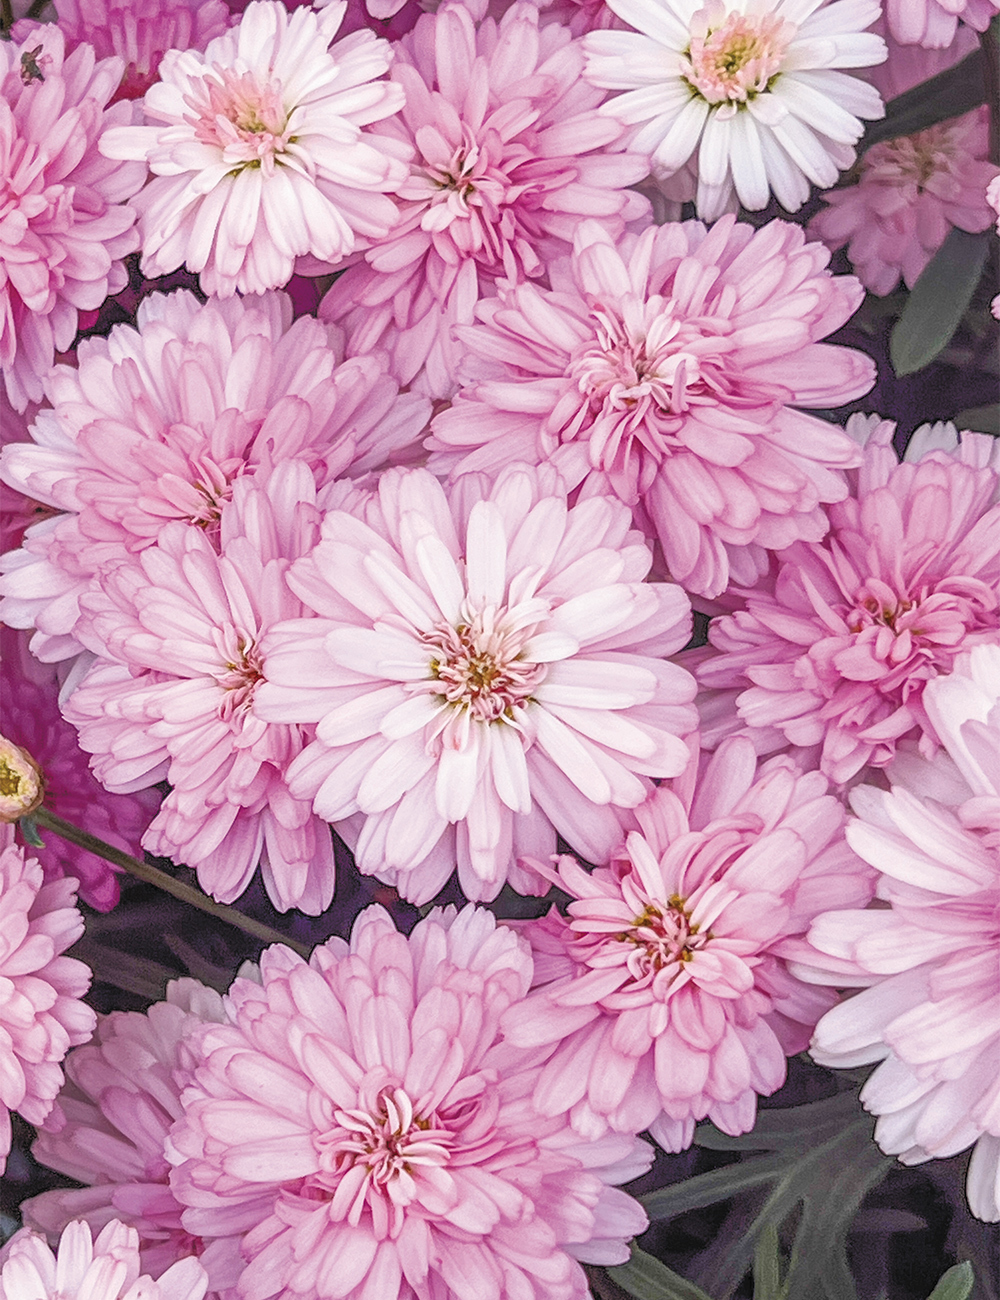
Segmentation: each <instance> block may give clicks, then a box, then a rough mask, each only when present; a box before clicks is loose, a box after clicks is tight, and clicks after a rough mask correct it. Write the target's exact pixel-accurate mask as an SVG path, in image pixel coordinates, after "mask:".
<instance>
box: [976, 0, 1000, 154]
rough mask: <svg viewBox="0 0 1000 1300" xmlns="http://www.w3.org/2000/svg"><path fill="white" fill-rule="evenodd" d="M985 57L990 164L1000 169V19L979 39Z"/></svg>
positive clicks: (992, 23) (994, 20) (996, 19)
mask: <svg viewBox="0 0 1000 1300" xmlns="http://www.w3.org/2000/svg"><path fill="white" fill-rule="evenodd" d="M979 43H980V45H981V46H982V50H983V54H984V56H985V63H986V68H985V75H986V102H987V104H989V106H990V162H991V163H993V164H995V165H996V166H998V167H1000V18H994V19H993V21H992V22H991V23H990V25H989V27H987V29H986V31H985V32H982V33H981V35H980V37H979Z"/></svg>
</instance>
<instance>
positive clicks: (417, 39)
mask: <svg viewBox="0 0 1000 1300" xmlns="http://www.w3.org/2000/svg"><path fill="white" fill-rule="evenodd" d="M395 50H396V58H395V60H394V62H393V66H392V71H391V80H392V81H393V82H394V83H396V84H397V85H398V86H399V87H400V89H401V90H402V91H404V92H405V95H406V104H405V107H404V108H403V109H402V111H401V112H400V113H399V114H397V115H396V116H395V117H393V118H390V119H388V120H386V121H384V122H381V123H379V124H377V125H376V126H375V127H373V130H372V134H373V136H375V137H381V138H384V139H385V140H386V141H387V142H389V143H390V144H393V145H395V147H396V152H400V151H402V150H406V151H408V152H410V153H412V154H413V155H414V160H413V162H412V163H411V164H410V175H409V179H408V180H407V181H405V182H404V183H403V184H401V185H400V186H399V189H398V195H399V199H400V215H399V222H398V224H397V225H396V226H395V228H394V229H393V231H392V232H391V234H390V235H389V237H388V238H387V239H383V240H380V241H379V242H378V244H377V245H376V246H375V247H374V248H372V249H371V250H370V251H369V252H368V253H367V254H366V256H365V260H364V261H362V262H358V263H356V264H355V265H354V266H353V267H351V268H349V269H348V271H347V272H346V273H345V274H344V275H343V276H342V277H341V279H339V280H338V281H337V283H336V284H335V285H334V287H333V288H332V289H331V290H330V293H329V294H328V295H327V297H326V299H325V301H324V304H323V308H322V315H323V316H324V317H325V318H326V319H328V320H334V321H338V322H340V323H342V324H344V325H345V326H346V328H347V330H348V334H349V339H350V344H349V346H350V349H351V350H352V351H362V352H364V351H370V350H371V348H372V347H374V346H376V345H378V346H384V347H386V348H388V350H389V352H390V355H391V357H392V364H393V372H394V374H395V375H396V376H397V378H398V379H399V380H400V382H401V383H406V384H408V383H411V382H413V381H415V382H416V383H417V385H418V387H419V388H421V389H422V390H423V391H426V392H428V393H430V394H431V395H432V396H434V397H450V396H451V394H452V393H453V392H454V390H455V382H456V380H455V371H456V367H457V364H458V361H459V360H460V359H461V357H462V355H463V351H464V349H463V348H462V347H461V345H460V344H459V343H458V342H456V341H455V339H454V337H453V334H452V331H453V327H454V326H455V325H467V324H471V322H472V319H473V309H474V307H475V304H476V301H477V300H478V299H479V298H481V297H484V296H487V295H491V294H492V293H493V291H494V290H493V286H494V284H495V282H496V280H497V278H498V277H506V278H508V279H519V278H523V277H524V276H525V275H527V276H532V277H539V276H544V274H545V269H546V262H547V261H548V260H549V258H550V257H551V255H552V253H553V251H563V252H565V251H567V249H568V242H569V241H571V240H572V237H573V231H574V229H575V228H576V226H577V224H578V223H579V222H580V220H581V219H582V218H583V217H585V216H600V217H602V218H604V219H605V220H606V221H608V222H611V223H612V226H613V229H615V230H618V231H620V230H621V229H622V228H623V225H622V223H623V221H626V220H632V219H636V218H640V217H644V216H646V214H647V213H648V207H649V205H648V203H647V201H646V200H645V199H643V198H641V197H640V195H638V194H636V193H633V192H632V191H630V190H629V189H628V188H627V187H628V186H630V185H632V184H633V183H634V182H636V181H640V180H642V178H643V177H644V176H645V175H646V173H647V171H648V169H649V168H648V159H647V157H646V156H645V155H644V154H637V153H626V152H624V151H623V147H622V144H621V141H622V138H623V136H624V134H625V131H624V128H623V127H622V126H621V125H620V124H619V123H618V122H616V121H614V120H612V119H609V118H601V117H598V116H597V115H596V113H595V109H596V108H597V105H598V104H600V102H601V101H602V99H603V98H604V94H603V92H601V91H599V90H595V89H593V87H591V86H588V85H587V83H586V82H585V81H584V80H583V79H582V71H583V55H582V54H581V52H580V47H579V45H578V44H576V43H575V42H572V41H571V40H570V35H569V33H568V32H567V31H566V30H565V28H563V27H562V26H561V25H559V24H551V25H549V26H546V27H544V28H542V29H541V30H539V11H538V7H537V6H536V5H534V4H531V3H520V4H514V5H512V6H511V7H510V8H509V9H507V11H506V13H504V15H503V17H502V18H501V20H500V21H499V23H497V22H496V21H495V20H494V19H493V18H485V19H483V20H482V21H481V22H480V23H478V25H477V24H476V22H475V21H474V19H473V16H472V12H471V11H470V9H469V7H468V6H467V5H465V4H456V3H452V4H446V5H444V6H443V7H442V8H441V9H440V10H439V11H438V12H437V13H436V14H427V15H425V16H424V17H422V18H421V19H420V20H419V22H418V23H417V26H416V28H415V30H414V32H413V34H412V35H410V36H407V37H405V38H404V39H403V40H402V41H400V42H399V43H398V44H397V45H396V46H395Z"/></svg>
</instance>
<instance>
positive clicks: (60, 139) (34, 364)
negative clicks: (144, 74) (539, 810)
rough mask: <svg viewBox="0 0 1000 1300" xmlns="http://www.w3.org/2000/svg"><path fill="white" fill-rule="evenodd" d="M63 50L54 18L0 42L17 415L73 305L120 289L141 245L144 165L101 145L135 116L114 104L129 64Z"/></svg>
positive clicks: (66, 338)
mask: <svg viewBox="0 0 1000 1300" xmlns="http://www.w3.org/2000/svg"><path fill="white" fill-rule="evenodd" d="M64 47H65V41H64V38H63V34H62V32H60V31H59V29H58V28H57V27H56V26H54V25H53V24H51V23H46V24H44V25H43V26H42V27H40V28H39V29H38V31H37V32H35V33H34V34H32V35H31V36H29V37H28V39H27V41H25V42H15V41H4V42H2V43H0V85H2V90H0V175H2V176H3V178H4V189H3V201H2V205H0V366H2V368H3V372H4V379H5V382H6V386H7V396H8V397H9V398H10V401H11V403H12V404H13V406H14V408H15V409H16V410H18V411H23V410H24V408H25V407H26V406H27V404H28V402H37V401H40V400H41V397H42V377H43V376H44V374H45V372H46V371H47V370H48V368H49V366H51V365H52V362H53V359H54V356H55V353H56V352H57V351H58V352H62V351H64V350H65V349H66V348H68V347H69V346H70V344H71V343H72V342H73V338H74V336H75V334H76V325H77V315H78V313H79V312H80V311H89V310H92V309H93V308H95V307H100V305H101V303H102V302H103V301H104V299H105V298H106V297H107V296H108V294H109V293H116V292H117V291H118V290H119V289H122V288H124V286H125V282H126V274H125V267H124V264H123V263H122V260H121V259H122V258H123V257H124V256H125V254H126V253H131V252H132V251H133V250H134V249H136V248H138V246H139V236H138V234H137V232H136V230H135V218H136V213H135V208H134V207H129V206H128V203H127V200H128V199H130V198H131V197H132V196H133V195H134V194H135V192H136V190H138V189H139V187H140V186H141V185H142V182H143V177H144V174H145V169H144V168H143V167H142V166H141V164H139V163H135V162H131V163H130V162H119V163H114V162H109V161H108V160H107V159H106V158H104V157H102V156H101V154H100V152H99V145H100V142H101V140H102V139H103V137H104V135H105V134H106V133H107V132H108V131H109V130H111V129H113V128H114V127H115V126H117V125H119V124H121V123H126V122H129V121H130V120H131V112H132V110H131V108H130V106H129V105H128V104H119V105H116V106H114V107H112V108H108V107H107V105H108V102H109V101H110V99H111V97H112V95H113V94H114V92H115V90H116V89H117V86H118V83H119V82H120V81H121V75H122V63H121V61H120V60H119V59H101V60H100V61H99V62H97V63H95V61H94V52H93V50H92V49H90V47H89V46H80V47H79V48H78V49H76V50H74V52H73V53H72V54H70V55H68V56H67V57H64ZM26 60H27V62H26Z"/></svg>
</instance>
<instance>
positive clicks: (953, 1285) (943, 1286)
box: [927, 1259, 976, 1300]
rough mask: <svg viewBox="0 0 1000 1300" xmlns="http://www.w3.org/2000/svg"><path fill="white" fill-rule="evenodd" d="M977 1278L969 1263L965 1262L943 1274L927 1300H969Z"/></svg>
mask: <svg viewBox="0 0 1000 1300" xmlns="http://www.w3.org/2000/svg"><path fill="white" fill-rule="evenodd" d="M975 1280H976V1278H975V1275H974V1273H973V1271H972V1265H971V1264H970V1263H969V1261H968V1260H967V1259H966V1260H963V1261H962V1263H961V1264H956V1265H955V1267H954V1268H950V1269H949V1270H948V1272H947V1273H943V1274H942V1275H941V1278H940V1280H939V1282H938V1284H937V1286H936V1287H935V1288H934V1290H933V1291H932V1292H931V1293H930V1295H929V1296H928V1297H927V1300H967V1297H968V1295H969V1293H970V1292H971V1291H972V1284H973V1283H974V1282H975Z"/></svg>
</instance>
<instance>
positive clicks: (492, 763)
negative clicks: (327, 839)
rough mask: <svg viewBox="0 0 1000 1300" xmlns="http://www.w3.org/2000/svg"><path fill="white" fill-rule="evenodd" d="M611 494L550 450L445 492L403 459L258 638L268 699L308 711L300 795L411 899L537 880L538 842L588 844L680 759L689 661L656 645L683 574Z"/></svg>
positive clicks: (330, 534) (343, 516)
mask: <svg viewBox="0 0 1000 1300" xmlns="http://www.w3.org/2000/svg"><path fill="white" fill-rule="evenodd" d="M629 523H630V520H629V515H628V511H627V510H626V509H624V507H623V506H622V505H621V504H620V503H619V502H617V501H615V500H613V499H611V498H608V497H591V498H590V499H588V500H586V501H581V502H579V503H578V504H577V505H575V506H572V507H569V508H567V503H566V497H565V493H564V490H563V487H562V484H561V483H560V482H559V481H558V479H557V478H556V476H555V475H554V474H552V473H551V472H545V471H544V470H543V471H538V470H534V469H531V468H530V467H528V466H514V467H512V468H511V469H510V470H509V471H508V472H507V473H505V474H503V475H501V476H500V478H499V479H498V480H497V482H496V484H495V485H494V486H493V487H492V488H490V487H487V486H486V485H485V483H484V482H483V481H482V480H480V479H478V478H469V477H467V478H465V479H463V480H462V481H461V483H460V484H459V485H458V486H457V487H456V488H454V489H452V491H451V492H450V494H447V495H446V493H445V491H444V489H443V488H442V487H441V485H440V484H439V483H438V482H437V480H436V479H434V478H433V477H432V476H431V475H430V474H428V473H427V472H426V471H425V470H394V471H389V472H387V473H384V474H383V475H382V476H381V478H380V479H379V483H378V494H377V496H374V495H373V496H372V497H371V499H370V500H369V501H368V502H366V503H363V504H361V505H359V506H358V507H357V509H356V510H355V511H353V512H352V511H349V510H333V511H330V512H329V513H328V514H327V515H326V518H325V519H324V521H323V530H322V540H321V541H320V543H319V545H318V546H317V548H316V550H315V551H314V552H313V554H312V555H311V556H309V557H308V558H307V559H305V560H303V561H301V562H299V563H297V564H296V565H294V566H293V568H292V570H291V572H290V574H289V582H290V585H291V586H292V588H293V590H294V591H295V592H296V593H297V594H298V595H300V596H301V597H302V600H303V601H304V602H305V603H306V605H307V606H309V607H310V608H311V609H313V610H315V612H316V613H315V616H314V617H312V618H309V619H297V620H296V621H294V622H291V623H288V624H285V625H284V626H278V627H275V628H274V630H273V631H272V633H271V635H270V636H269V638H268V639H267V641H266V642H265V643H264V645H263V646H262V654H263V660H264V669H263V671H264V673H265V675H266V677H267V684H266V685H263V686H262V687H261V690H260V694H259V697H258V705H257V707H258V711H259V713H260V716H261V717H264V718H267V719H271V720H274V721H283V722H286V723H293V722H301V723H315V724H317V728H316V739H315V740H314V741H313V742H312V743H311V744H310V745H309V746H308V748H307V749H306V750H304V752H303V753H302V754H301V756H300V757H299V758H297V759H296V760H295V761H294V763H292V765H291V766H290V768H289V771H288V780H289V787H290V789H291V790H292V793H293V794H294V795H295V797H296V798H298V799H312V800H313V807H314V809H315V811H316V812H317V814H319V815H320V816H322V817H325V818H326V819H327V820H328V821H331V822H343V821H344V819H350V818H355V817H356V816H357V814H363V815H364V818H363V822H362V824H361V826H359V825H358V822H360V821H361V819H360V818H359V819H358V821H356V822H354V823H349V824H348V826H347V827H345V830H346V832H347V833H348V834H349V835H350V836H351V838H352V839H353V838H354V836H356V835H358V834H359V835H360V838H359V839H357V861H358V865H359V866H360V868H361V870H362V871H364V872H366V873H368V874H374V875H377V876H378V877H379V879H380V880H384V881H387V882H388V883H391V884H394V885H396V887H397V888H398V889H399V890H400V892H401V893H403V895H404V897H407V898H409V899H411V900H413V901H415V902H418V903H421V902H425V901H427V900H429V899H431V898H433V897H434V895H435V894H436V893H437V892H438V891H439V890H440V889H441V887H442V886H443V885H444V883H445V881H446V880H447V879H448V877H449V876H450V875H451V873H452V871H453V870H454V869H455V866H456V862H457V865H458V878H459V882H460V884H461V887H462V889H463V890H464V891H465V894H466V895H467V896H468V897H471V898H473V899H490V898H494V897H495V896H496V895H497V893H498V892H499V891H500V888H501V886H502V885H503V883H504V880H505V879H506V878H507V877H508V874H511V879H512V882H513V883H514V884H515V887H516V888H519V889H522V890H524V889H527V890H529V891H530V892H539V889H541V892H544V890H545V885H544V882H543V881H541V879H540V878H539V877H538V876H537V875H535V874H534V873H533V872H522V871H520V870H518V869H517V868H516V866H515V862H516V859H517V858H518V857H519V856H522V855H523V854H532V855H533V856H536V857H537V856H546V855H547V854H549V853H551V852H553V851H554V849H555V835H556V831H558V832H559V833H560V834H562V835H564V836H565V837H566V838H567V839H568V840H569V841H570V842H571V843H573V844H575V845H577V846H579V848H580V849H581V851H583V852H585V853H587V854H588V856H589V855H593V854H597V855H599V854H601V853H602V852H608V851H610V849H611V847H613V845H614V844H615V843H616V841H617V838H618V835H619V821H618V818H617V816H616V814H615V811H614V809H615V808H616V807H625V808H628V807H633V806H634V805H636V804H637V803H640V802H641V801H642V800H643V799H644V798H645V796H646V794H647V792H648V791H649V789H650V788H651V782H650V780H649V778H650V777H652V776H672V775H676V774H677V773H678V772H680V771H681V770H682V769H683V768H684V766H685V765H686V762H687V756H688V754H687V748H686V746H685V745H684V743H683V742H682V741H681V740H680V739H679V737H681V736H683V735H685V734H686V733H688V732H689V731H692V730H693V729H694V727H695V725H696V714H695V711H694V709H693V708H692V707H691V700H692V698H693V695H694V690H693V685H694V683H693V679H692V678H691V677H690V676H689V674H688V673H687V672H685V671H684V670H682V669H679V668H676V667H675V666H674V665H673V664H670V663H667V662H665V661H664V660H663V658H662V656H664V655H667V654H670V653H672V652H673V651H674V650H677V649H680V647H681V646H682V645H683V644H684V642H685V641H686V640H687V639H688V636H689V634H690V617H691V615H690V606H689V604H688V600H687V597H686V596H685V595H684V593H683V592H682V591H681V590H680V588H679V587H676V586H674V585H673V584H668V583H648V582H645V581H644V579H645V577H646V575H647V573H648V572H649V568H650V565H651V562H652V556H651V554H650V550H649V548H648V546H647V545H646V544H645V543H644V540H643V538H642V537H641V535H640V534H638V533H635V532H630V531H629Z"/></svg>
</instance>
